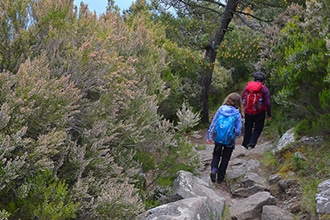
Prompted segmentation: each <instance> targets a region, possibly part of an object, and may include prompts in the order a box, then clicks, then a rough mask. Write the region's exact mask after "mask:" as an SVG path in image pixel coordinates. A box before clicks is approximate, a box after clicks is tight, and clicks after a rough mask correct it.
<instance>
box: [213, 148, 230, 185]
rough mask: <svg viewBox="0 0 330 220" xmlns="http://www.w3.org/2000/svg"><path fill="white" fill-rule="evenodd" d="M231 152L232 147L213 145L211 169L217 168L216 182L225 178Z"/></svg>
mask: <svg viewBox="0 0 330 220" xmlns="http://www.w3.org/2000/svg"><path fill="white" fill-rule="evenodd" d="M233 150H234V146H233V147H228V146H226V145H224V144H219V143H215V145H214V150H213V158H212V163H211V167H212V168H217V170H218V181H223V179H224V178H225V175H226V170H227V167H228V163H229V160H230V157H231V154H232V152H233ZM220 158H221V162H220ZM219 162H220V166H219Z"/></svg>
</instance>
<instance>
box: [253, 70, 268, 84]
mask: <svg viewBox="0 0 330 220" xmlns="http://www.w3.org/2000/svg"><path fill="white" fill-rule="evenodd" d="M253 77H254V81H259V82H263V81H264V80H265V78H266V76H265V74H264V73H263V72H256V73H255V74H254V76H253Z"/></svg>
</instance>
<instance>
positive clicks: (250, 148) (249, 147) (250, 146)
mask: <svg viewBox="0 0 330 220" xmlns="http://www.w3.org/2000/svg"><path fill="white" fill-rule="evenodd" d="M253 148H254V146H253V145H248V146H247V147H246V149H247V150H252V149H253Z"/></svg>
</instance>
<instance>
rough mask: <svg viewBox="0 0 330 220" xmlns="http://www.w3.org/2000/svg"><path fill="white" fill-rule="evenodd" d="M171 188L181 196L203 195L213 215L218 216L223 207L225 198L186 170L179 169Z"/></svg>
mask: <svg viewBox="0 0 330 220" xmlns="http://www.w3.org/2000/svg"><path fill="white" fill-rule="evenodd" d="M173 188H174V192H175V194H177V195H178V196H180V197H182V198H184V199H185V198H191V197H196V196H205V197H206V198H207V199H206V202H207V204H208V205H209V207H210V209H211V212H212V215H213V216H218V217H219V218H220V216H221V215H222V213H223V210H224V207H225V199H224V198H223V197H221V196H220V195H219V194H218V193H217V192H215V191H214V190H213V189H211V188H209V187H208V184H207V183H206V182H204V181H202V180H201V179H199V178H197V177H195V176H194V175H193V174H192V173H190V172H187V171H182V170H181V171H179V172H178V177H177V178H176V179H175V180H174V183H173Z"/></svg>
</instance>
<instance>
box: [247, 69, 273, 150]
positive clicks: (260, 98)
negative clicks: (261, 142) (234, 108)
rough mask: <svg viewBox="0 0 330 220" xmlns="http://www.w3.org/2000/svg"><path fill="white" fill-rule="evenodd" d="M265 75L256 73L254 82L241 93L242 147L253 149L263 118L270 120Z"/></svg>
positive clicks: (260, 130)
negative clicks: (242, 107)
mask: <svg viewBox="0 0 330 220" xmlns="http://www.w3.org/2000/svg"><path fill="white" fill-rule="evenodd" d="M264 80H265V74H264V73H263V72H256V73H255V74H254V80H253V81H250V82H248V83H247V85H246V87H245V88H244V90H243V92H242V101H243V106H244V112H245V122H244V138H243V143H242V145H243V147H245V148H246V149H251V148H254V147H255V146H256V144H257V142H258V138H259V136H260V134H261V132H262V131H263V129H264V125H265V118H266V114H267V118H268V119H269V120H270V119H271V104H270V95H269V90H268V88H267V86H265V85H264Z"/></svg>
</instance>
